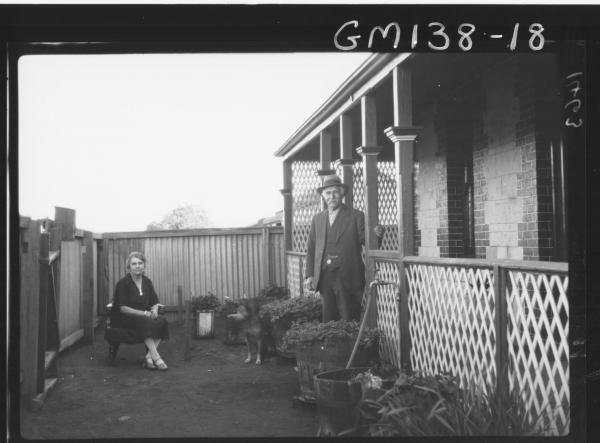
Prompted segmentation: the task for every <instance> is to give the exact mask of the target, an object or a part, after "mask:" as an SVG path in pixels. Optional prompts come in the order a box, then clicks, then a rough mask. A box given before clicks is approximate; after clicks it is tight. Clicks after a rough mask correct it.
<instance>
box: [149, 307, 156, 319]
mask: <svg viewBox="0 0 600 443" xmlns="http://www.w3.org/2000/svg"><path fill="white" fill-rule="evenodd" d="M149 312H150V318H151V319H152V320H154V319H155V318H158V312H157V311H156V309H154V308H152V310H150V311H149Z"/></svg>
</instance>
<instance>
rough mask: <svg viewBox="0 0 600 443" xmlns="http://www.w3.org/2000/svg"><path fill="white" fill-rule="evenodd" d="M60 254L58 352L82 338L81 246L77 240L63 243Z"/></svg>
mask: <svg viewBox="0 0 600 443" xmlns="http://www.w3.org/2000/svg"><path fill="white" fill-rule="evenodd" d="M60 253H61V263H60V283H59V288H60V290H59V294H58V331H59V336H60V350H63V349H64V348H67V347H69V346H70V345H72V344H73V343H75V342H76V341H77V340H79V339H80V338H81V337H83V322H82V304H81V301H82V294H81V290H82V284H81V283H82V282H81V278H82V271H81V269H82V250H81V244H80V242H79V241H77V240H74V241H63V242H61V245H60Z"/></svg>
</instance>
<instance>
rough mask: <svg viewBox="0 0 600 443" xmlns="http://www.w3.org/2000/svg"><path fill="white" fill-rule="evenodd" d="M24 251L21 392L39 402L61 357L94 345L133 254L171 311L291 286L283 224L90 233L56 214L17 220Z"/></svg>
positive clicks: (66, 212) (66, 214)
mask: <svg viewBox="0 0 600 443" xmlns="http://www.w3.org/2000/svg"><path fill="white" fill-rule="evenodd" d="M19 244H20V263H19V270H20V285H21V290H20V296H19V303H20V317H19V329H20V375H21V395H22V396H23V398H24V399H26V400H33V403H32V404H34V405H35V404H38V405H39V404H41V403H42V402H43V398H44V396H45V393H46V391H47V390H48V389H49V387H50V386H51V385H52V384H53V383H54V382H55V380H56V375H57V360H58V356H59V353H60V351H62V350H63V349H65V348H67V347H68V346H70V345H72V344H73V343H75V342H77V341H78V340H81V339H84V340H86V341H89V342H91V341H93V338H94V327H95V326H96V325H98V324H99V323H100V316H101V315H103V314H105V307H106V304H107V303H108V302H109V301H110V300H112V297H113V292H114V287H115V284H116V282H117V281H118V279H120V278H121V277H123V276H124V275H125V273H126V272H127V271H126V266H125V261H126V259H127V256H128V254H129V253H130V252H131V251H141V252H143V253H144V254H145V255H146V257H147V270H146V274H147V275H148V277H149V278H151V279H152V281H153V282H154V286H155V288H156V290H157V292H158V295H159V297H160V299H161V302H162V303H164V304H165V305H167V307H168V308H169V307H170V308H171V309H170V310H175V309H177V308H176V307H180V306H182V305H183V302H184V301H185V300H188V299H190V298H191V297H192V296H194V295H205V294H208V293H209V292H212V293H214V294H215V295H217V296H218V297H219V298H220V299H221V300H224V299H225V298H226V297H228V298H231V299H238V298H241V297H243V296H245V295H246V296H253V295H257V294H258V293H259V292H260V290H261V289H262V288H263V287H265V286H267V285H268V284H277V285H285V281H286V279H285V263H284V244H283V228H281V227H252V228H238V229H194V230H180V231H145V232H130V233H108V234H93V233H91V232H89V231H84V230H81V229H77V228H76V227H75V211H74V210H72V209H67V208H59V207H57V208H56V213H55V219H54V220H50V219H44V220H31V219H29V218H27V217H21V219H20V241H19ZM179 288H181V291H179V290H178V289H179ZM179 293H181V296H179Z"/></svg>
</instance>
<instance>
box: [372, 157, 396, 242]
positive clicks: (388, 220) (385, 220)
mask: <svg viewBox="0 0 600 443" xmlns="http://www.w3.org/2000/svg"><path fill="white" fill-rule="evenodd" d="M397 183H398V179H397V177H396V167H395V162H393V161H380V162H378V163H377V194H378V201H377V202H378V209H379V224H380V225H383V226H384V227H385V231H384V234H383V238H382V240H381V246H380V248H379V249H383V250H388V251H396V250H397V249H398V192H397Z"/></svg>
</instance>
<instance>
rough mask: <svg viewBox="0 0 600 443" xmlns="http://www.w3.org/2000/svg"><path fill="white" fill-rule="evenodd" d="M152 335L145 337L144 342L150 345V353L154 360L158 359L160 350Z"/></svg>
mask: <svg viewBox="0 0 600 443" xmlns="http://www.w3.org/2000/svg"><path fill="white" fill-rule="evenodd" d="M154 340H155V339H153V338H152V337H148V338H145V339H144V344H145V345H146V346H147V347H148V354H146V355H150V358H152V360H158V359H159V358H160V355H159V354H158V350H157V349H156V343H155V341H154Z"/></svg>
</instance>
